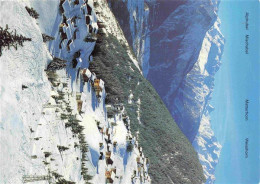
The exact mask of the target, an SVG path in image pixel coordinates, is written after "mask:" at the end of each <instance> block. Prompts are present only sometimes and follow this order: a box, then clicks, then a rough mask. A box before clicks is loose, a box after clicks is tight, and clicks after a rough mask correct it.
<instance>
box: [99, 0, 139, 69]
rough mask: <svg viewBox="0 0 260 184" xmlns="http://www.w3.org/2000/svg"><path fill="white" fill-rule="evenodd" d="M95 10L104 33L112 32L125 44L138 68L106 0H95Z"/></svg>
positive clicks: (136, 64) (137, 65) (136, 63)
mask: <svg viewBox="0 0 260 184" xmlns="http://www.w3.org/2000/svg"><path fill="white" fill-rule="evenodd" d="M95 9H96V11H97V12H100V13H101V14H99V15H101V16H98V18H99V20H100V21H101V22H103V23H105V24H106V29H105V33H106V34H112V35H113V36H115V37H116V38H117V39H118V40H119V41H120V43H121V44H124V45H125V46H126V50H127V53H128V55H129V57H130V58H131V60H132V61H133V63H134V64H135V66H136V67H137V68H138V69H139V71H140V72H141V73H142V71H141V70H140V67H139V64H138V61H137V59H136V58H135V56H134V55H133V54H132V53H131V50H130V47H129V44H128V42H127V40H126V39H125V36H124V33H123V31H122V29H121V28H120V25H119V24H118V22H117V20H116V18H115V16H114V14H113V13H112V12H111V10H110V9H109V6H108V3H107V1H106V0H100V1H98V2H97V6H96V7H95Z"/></svg>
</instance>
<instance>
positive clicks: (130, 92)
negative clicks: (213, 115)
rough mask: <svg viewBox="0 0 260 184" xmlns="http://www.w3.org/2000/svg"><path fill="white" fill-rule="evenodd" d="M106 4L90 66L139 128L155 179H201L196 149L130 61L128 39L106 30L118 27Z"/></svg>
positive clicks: (133, 128)
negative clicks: (101, 32) (103, 25)
mask: <svg viewBox="0 0 260 184" xmlns="http://www.w3.org/2000/svg"><path fill="white" fill-rule="evenodd" d="M105 6H107V5H106V3H105V2H103V1H102V3H99V7H100V8H102V10H103V12H105V15H102V14H101V15H99V17H100V19H101V21H102V22H104V23H105V25H106V28H105V32H106V34H105V35H104V36H103V37H102V39H101V40H102V41H101V43H97V44H96V46H95V49H94V51H93V56H94V60H95V62H93V63H90V69H91V70H92V71H94V72H95V73H96V74H97V76H98V77H100V78H102V79H103V80H104V81H105V83H106V84H107V85H106V91H107V99H108V100H110V101H113V102H114V103H123V104H124V106H125V107H126V111H127V112H128V114H129V117H130V120H131V122H132V124H131V130H132V132H136V131H138V132H139V139H140V144H141V145H142V147H143V150H144V153H145V154H146V155H147V156H148V157H149V158H150V160H151V168H150V174H151V177H152V179H153V181H154V183H172V182H174V183H202V182H203V180H204V176H203V174H202V173H203V171H202V168H201V165H200V163H199V161H198V158H197V154H196V152H195V151H194V150H193V148H192V146H191V144H190V143H189V141H188V140H187V139H186V137H185V136H184V135H183V134H182V132H181V131H180V129H179V128H178V126H177V125H176V123H175V122H174V121H173V119H172V117H171V115H170V113H169V112H168V110H167V109H166V107H165V106H164V104H163V102H162V101H161V99H160V97H159V96H158V94H157V93H156V91H155V90H154V88H153V87H152V86H151V84H150V83H149V82H148V81H147V80H146V79H145V78H144V77H143V76H142V75H141V73H140V72H139V69H138V68H137V67H136V65H134V64H133V62H132V61H131V58H130V57H129V53H127V49H128V47H129V46H128V44H127V42H125V41H119V40H118V39H117V37H115V33H114V32H113V31H112V32H111V31H110V30H109V27H110V26H112V27H113V28H114V29H116V27H115V26H117V27H118V28H117V29H119V31H121V30H120V27H119V26H118V25H115V24H114V23H113V22H111V21H110V20H111V19H112V17H113V16H112V15H111V16H112V17H110V14H111V13H108V12H109V10H106V9H105ZM100 12H101V11H100ZM107 17H109V19H107ZM112 20H113V19H112ZM113 21H114V20H113ZM110 24H112V25H110ZM116 32H118V31H116Z"/></svg>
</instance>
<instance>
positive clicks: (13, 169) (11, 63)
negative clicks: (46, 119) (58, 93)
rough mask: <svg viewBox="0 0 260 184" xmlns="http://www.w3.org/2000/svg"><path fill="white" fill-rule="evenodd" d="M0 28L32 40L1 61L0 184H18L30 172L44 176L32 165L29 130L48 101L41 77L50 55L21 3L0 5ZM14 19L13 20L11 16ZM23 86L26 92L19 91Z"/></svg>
mask: <svg viewBox="0 0 260 184" xmlns="http://www.w3.org/2000/svg"><path fill="white" fill-rule="evenodd" d="M0 8H1V20H0V26H1V27H5V25H6V24H8V26H9V28H10V29H11V30H14V29H16V30H17V33H18V34H22V35H24V36H26V37H29V38H32V41H31V42H25V43H24V46H23V47H18V49H17V50H15V49H13V48H11V49H10V50H7V49H4V51H3V55H2V56H1V57H0V60H1V62H0V66H1V67H0V68H1V74H0V80H1V82H0V85H1V93H0V94H1V95H0V98H1V109H0V113H1V115H0V118H1V120H0V121H1V122H0V123H1V129H0V131H1V132H0V144H1V146H0V147H1V155H0V158H1V160H0V162H1V164H0V165H1V172H0V173H1V174H0V181H1V183H21V178H22V176H23V175H24V174H26V173H27V172H29V169H30V170H35V171H41V172H44V167H43V166H39V165H34V164H33V163H32V161H31V158H30V156H31V149H30V148H31V146H32V144H33V141H32V140H31V138H32V137H31V133H30V127H31V128H33V129H35V128H36V127H37V123H38V122H39V119H40V117H41V110H42V105H43V104H44V103H45V102H46V101H47V100H48V96H49V92H50V85H49V83H48V80H47V77H46V76H45V75H44V68H45V67H46V63H47V61H48V60H50V58H51V57H50V55H49V54H48V51H47V49H46V47H45V46H44V44H43V42H42V37H41V34H40V30H39V28H38V26H37V25H36V22H35V21H34V20H32V18H31V17H30V16H29V14H28V13H27V11H26V10H25V8H24V5H23V4H22V3H17V2H10V1H5V2H1V6H0ZM13 15H16V16H13ZM22 85H26V86H27V87H28V88H27V89H24V90H22Z"/></svg>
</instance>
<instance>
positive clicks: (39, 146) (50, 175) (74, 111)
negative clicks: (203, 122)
mask: <svg viewBox="0 0 260 184" xmlns="http://www.w3.org/2000/svg"><path fill="white" fill-rule="evenodd" d="M49 3H50V4H52V5H53V6H56V5H58V4H57V3H56V2H54V1H49ZM72 3H74V2H72V1H70V3H69V1H65V2H64V4H63V7H64V13H65V15H66V16H67V17H70V18H72V17H71V16H74V15H75V14H74V13H76V14H77V15H78V16H81V15H84V13H82V12H80V8H83V9H85V12H86V10H87V9H86V6H84V5H83V4H84V2H83V1H79V5H75V4H72ZM9 5H10V4H7V3H1V8H3V11H1V12H5V14H6V15H8V14H10V16H8V17H12V16H11V15H12V14H15V13H17V12H19V16H16V19H17V22H19V23H20V24H15V25H13V24H12V21H13V20H12V19H10V18H7V19H4V22H1V26H3V25H4V24H8V25H9V27H10V28H16V29H17V31H18V30H21V32H18V33H21V34H23V35H25V36H28V37H30V38H32V42H31V43H28V44H25V45H24V47H22V48H18V50H17V51H14V50H5V51H4V53H3V56H1V61H5V63H4V62H1V71H2V70H3V71H5V72H3V73H2V74H1V102H3V103H1V134H0V135H1V177H0V181H1V182H3V183H22V179H23V180H24V181H29V180H31V181H36V180H37V179H38V180H42V181H38V182H33V183H47V181H46V180H49V182H58V183H67V182H69V181H73V182H76V183H85V182H88V181H90V180H91V182H93V183H105V182H106V180H108V179H109V181H111V179H113V180H114V183H121V182H123V183H140V182H142V183H150V182H149V180H150V179H149V175H148V168H147V167H146V164H148V162H147V161H148V160H147V158H146V157H144V154H143V153H142V148H141V147H140V146H138V142H137V141H136V138H134V137H133V138H132V139H131V140H130V138H131V132H130V131H129V130H127V126H125V122H123V119H124V118H123V117H127V115H126V113H125V112H124V108H123V109H121V110H119V111H117V113H116V114H114V115H113V116H112V117H110V118H107V113H106V105H105V103H104V102H105V96H106V93H105V90H102V92H101V93H97V91H96V90H97V89H96V88H95V90H93V85H94V81H95V79H96V78H95V74H91V76H92V77H91V81H92V82H90V81H89V82H83V80H84V78H82V71H81V70H80V72H79V73H78V71H79V70H78V69H79V68H80V67H84V66H88V62H89V60H88V59H89V58H91V57H89V56H90V54H91V52H92V50H93V47H94V45H95V44H94V43H93V42H92V43H88V42H83V39H84V37H85V36H86V35H87V34H88V33H89V27H87V26H86V25H85V24H84V23H83V22H84V19H78V22H77V24H76V25H77V26H78V32H79V36H77V38H76V39H75V40H74V43H76V44H74V45H71V49H70V51H68V50H66V49H67V46H66V45H65V46H64V44H63V45H62V46H61V48H59V46H60V44H59V43H60V41H61V40H60V36H59V34H58V31H59V25H60V23H61V20H62V18H61V16H60V15H59V14H58V12H57V11H56V17H55V19H54V17H52V18H51V19H48V18H49V17H48V16H49V15H48V14H47V13H46V12H45V13H44V12H42V11H45V10H44V6H45V5H46V2H42V3H39V2H37V3H35V2H32V3H31V4H30V3H28V2H26V4H24V3H23V2H16V3H13V4H12V6H11V7H12V9H11V10H12V11H9V12H6V11H4V9H7V6H9ZM25 5H27V6H32V5H33V6H34V8H35V9H36V10H38V12H39V13H40V16H41V18H40V20H38V21H35V20H34V19H32V18H31V17H30V16H29V14H28V13H27V12H26V10H25V8H24V7H25ZM89 6H91V7H92V8H93V2H92V1H90V2H89ZM9 9H10V8H9ZM56 10H57V9H56ZM92 10H93V9H92ZM83 12H84V11H83ZM41 13H42V14H41ZM89 13H90V12H89ZM90 15H91V18H92V20H93V22H92V23H91V24H90V25H91V26H92V27H95V26H96V25H97V24H96V20H95V13H94V10H93V11H92V12H91V13H90ZM54 20H55V21H54ZM70 20H71V19H68V21H67V20H66V23H67V24H68V28H67V29H65V30H66V35H67V38H69V39H70V38H72V37H69V35H70V33H71V32H72V31H74V30H75V29H74V28H75V26H74V25H71V24H70V23H71V22H70ZM44 21H46V22H50V24H49V23H46V22H45V23H44ZM37 22H38V23H37ZM37 24H43V25H45V26H47V25H48V26H53V27H52V28H50V27H44V26H40V28H41V29H42V30H40V29H39V27H38V26H37ZM28 25H30V26H28ZM25 26H27V27H25ZM50 30H52V31H51V32H50ZM41 31H42V32H45V33H48V34H50V35H52V36H55V40H53V41H51V42H50V43H49V46H48V47H49V49H50V52H51V53H52V56H53V57H60V58H62V59H67V60H68V62H67V67H66V68H64V69H61V70H59V71H57V72H50V71H47V72H46V73H47V76H46V74H45V72H44V69H45V68H46V64H47V63H50V61H51V60H53V58H52V57H51V56H50V54H49V52H48V51H47V49H46V46H44V45H43V42H42V37H41ZM84 34H85V35H84ZM70 36H71V35H70ZM65 41H66V40H65ZM29 44H31V45H29ZM19 49H20V50H19ZM78 49H80V51H81V53H82V54H81V56H80V57H78V58H77V60H78V61H79V62H78V64H77V66H76V69H74V68H73V67H72V66H71V65H70V64H69V63H70V62H71V59H72V58H73V57H74V56H73V55H74V53H75V51H78ZM73 52H74V53H73ZM14 61H16V62H15V63H14ZM36 61H37V62H36ZM93 62H94V61H93ZM77 73H78V75H77ZM17 74H18V75H17ZM47 77H48V79H49V81H50V82H48V80H47ZM5 78H6V79H7V80H6V81H3V80H2V79H5ZM91 83H92V84H91ZM22 84H24V85H26V86H27V88H25V89H23V90H22ZM103 88H104V87H102V85H101V89H103ZM98 89H99V88H98ZM80 104H81V105H80ZM79 108H80V110H79ZM98 122H99V123H98ZM129 123H130V122H128V124H129ZM128 126H130V124H129V125H128ZM99 127H102V129H101V130H102V131H101V130H99ZM102 132H103V133H102ZM127 136H128V139H126V137H127ZM13 140H15V141H16V142H14V141H13ZM109 142H110V143H109ZM112 143H113V145H112ZM101 144H103V146H100V145H101ZM131 144H132V145H133V146H131V147H133V148H132V149H131V150H127V149H128V147H129V145H131ZM2 148H3V149H2ZM109 150H110V151H109ZM101 152H102V153H103V156H102V157H100V156H101ZM107 154H108V155H109V154H110V156H109V157H107ZM9 155H10V156H9ZM105 155H106V158H105ZM108 158H111V159H110V160H109V159H108ZM108 160H109V161H108ZM108 162H109V163H108ZM111 162H112V163H111ZM83 169H84V170H83ZM108 177H109V178H108Z"/></svg>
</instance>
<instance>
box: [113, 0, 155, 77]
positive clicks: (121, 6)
mask: <svg viewBox="0 0 260 184" xmlns="http://www.w3.org/2000/svg"><path fill="white" fill-rule="evenodd" d="M108 2H109V6H110V8H111V10H112V11H113V13H114V15H115V17H116V18H117V20H118V21H119V24H120V26H121V28H122V30H123V32H124V35H125V37H126V39H127V41H128V43H129V44H130V45H131V46H132V48H133V51H134V52H135V55H136V58H137V60H138V62H139V65H140V67H141V68H142V71H143V75H144V76H146V75H147V72H148V68H149V65H148V61H149V56H150V53H149V52H150V36H149V32H150V30H149V25H148V20H149V19H148V18H149V7H148V6H147V4H146V3H145V2H144V1H143V0H139V1H135V0H128V1H108Z"/></svg>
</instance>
